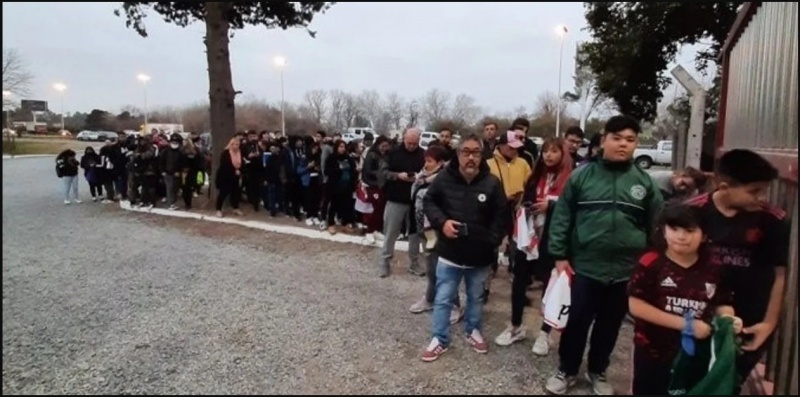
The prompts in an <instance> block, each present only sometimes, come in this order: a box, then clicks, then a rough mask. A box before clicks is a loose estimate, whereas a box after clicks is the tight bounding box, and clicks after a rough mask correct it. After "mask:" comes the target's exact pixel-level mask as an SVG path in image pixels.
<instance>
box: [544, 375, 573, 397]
mask: <svg viewBox="0 0 800 397" xmlns="http://www.w3.org/2000/svg"><path fill="white" fill-rule="evenodd" d="M576 383H577V379H576V378H575V376H567V374H565V373H563V372H561V371H558V373H557V374H555V375H553V376H551V377H550V379H548V380H547V383H545V385H544V389H545V390H547V391H548V392H550V393H551V394H555V395H557V396H560V395H562V394H567V392H568V391H569V389H571V388H572V387H573V386H575V384H576Z"/></svg>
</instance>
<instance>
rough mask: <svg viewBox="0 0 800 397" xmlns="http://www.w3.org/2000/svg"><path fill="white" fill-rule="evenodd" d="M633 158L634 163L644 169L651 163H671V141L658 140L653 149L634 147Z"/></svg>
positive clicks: (666, 164)
mask: <svg viewBox="0 0 800 397" xmlns="http://www.w3.org/2000/svg"><path fill="white" fill-rule="evenodd" d="M633 159H634V162H635V163H636V165H638V166H639V167H640V168H642V169H645V170H646V169H649V168H650V167H652V166H653V165H665V166H668V165H672V141H660V142H658V143H657V144H656V147H655V149H652V148H641V149H636V150H635V151H634V152H633Z"/></svg>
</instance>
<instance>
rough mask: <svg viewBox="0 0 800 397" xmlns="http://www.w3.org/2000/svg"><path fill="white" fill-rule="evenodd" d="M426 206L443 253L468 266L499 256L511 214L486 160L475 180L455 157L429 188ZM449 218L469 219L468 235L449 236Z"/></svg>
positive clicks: (455, 219) (467, 223) (456, 262)
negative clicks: (446, 228) (463, 172)
mask: <svg viewBox="0 0 800 397" xmlns="http://www.w3.org/2000/svg"><path fill="white" fill-rule="evenodd" d="M423 207H424V208H423V211H424V212H425V216H427V217H428V220H429V221H430V223H431V226H432V227H433V228H434V229H435V230H436V231H437V232H438V233H439V238H438V239H437V242H436V252H437V253H438V254H439V256H441V257H442V258H444V259H447V260H449V261H451V262H453V263H455V264H457V265H461V266H467V267H485V266H489V265H491V264H492V263H493V262H494V261H496V260H497V256H496V249H497V247H499V246H500V243H501V242H502V240H503V237H505V235H506V230H507V229H508V222H509V221H510V215H509V214H508V205H507V204H506V194H505V192H504V191H503V185H502V184H501V183H500V180H499V179H497V177H495V176H494V175H492V174H490V173H489V166H488V165H486V162H485V161H482V162H481V165H480V172H479V173H478V175H477V176H476V177H475V179H474V180H473V181H472V182H471V183H467V181H466V180H465V179H464V177H462V176H461V173H460V172H459V171H458V161H451V162H450V163H449V164H448V165H447V168H445V169H444V170H443V171H441V172H440V173H439V175H438V176H437V177H436V179H435V180H434V181H433V183H432V184H431V186H430V187H429V188H428V193H427V194H426V195H425V199H424V201H423ZM447 220H454V221H456V222H461V223H465V224H466V225H467V236H466V237H458V238H456V239H449V238H447V237H445V236H444V234H443V233H442V227H443V226H444V223H445V221H447Z"/></svg>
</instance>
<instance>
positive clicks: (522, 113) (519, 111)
mask: <svg viewBox="0 0 800 397" xmlns="http://www.w3.org/2000/svg"><path fill="white" fill-rule="evenodd" d="M513 113H514V116H513V118H517V117H522V118H525V119H529V118H531V117H530V115H529V114H528V109H527V108H525V106H517V107H515V108H514V112H513Z"/></svg>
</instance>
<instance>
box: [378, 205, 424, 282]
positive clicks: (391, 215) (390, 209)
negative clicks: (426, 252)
mask: <svg viewBox="0 0 800 397" xmlns="http://www.w3.org/2000/svg"><path fill="white" fill-rule="evenodd" d="M413 221H414V220H413V219H411V205H410V204H400V203H395V202H392V201H389V202H387V203H386V209H384V210H383V235H384V240H383V249H382V250H381V259H380V271H381V272H382V273H386V274H388V273H389V264H390V262H391V260H392V257H393V256H394V245H395V243H396V242H397V237H399V236H400V229H401V228H402V227H403V223H404V222H413ZM419 248H420V241H419V234H417V233H411V235H409V236H408V259H409V262H410V264H409V268H410V269H414V270H421V269H420V267H419Z"/></svg>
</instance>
